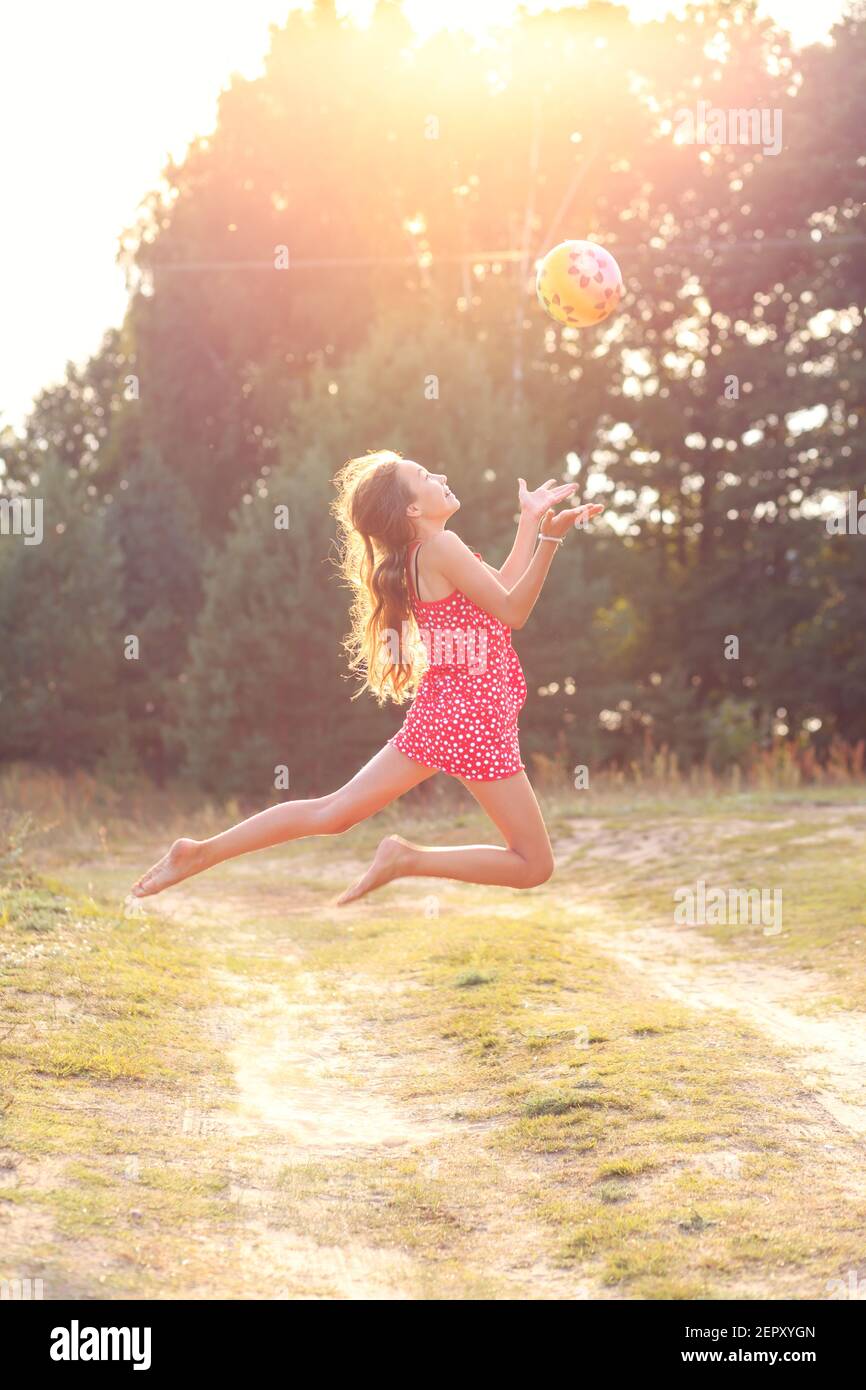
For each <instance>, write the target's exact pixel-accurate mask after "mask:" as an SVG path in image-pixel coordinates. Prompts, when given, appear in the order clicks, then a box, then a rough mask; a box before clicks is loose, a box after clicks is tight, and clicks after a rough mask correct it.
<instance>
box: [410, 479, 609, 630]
mask: <svg viewBox="0 0 866 1390" xmlns="http://www.w3.org/2000/svg"><path fill="white" fill-rule="evenodd" d="M603 511H604V507H603V506H602V505H601V504H600V503H595V502H590V503H587V504H586V505H584V506H582V507H572V508H570V509H566V510H565V511H561V512H557V513H555V514H554V512H552V511H548V512H546V513H545V515H544V516H543V517H542V525H541V539H540V541H539V544H538V549H537V550H536V552H535V554H534V555H533V557H532V559H531V561H530V563H529V566H528V567H527V569H526V570H525V571H524V573H523V574H522V575H521V576H520V578H519V579H518V580H517V582H516V584H513V585H512V586H511V587H510V588H506V587H505V586H504V585H503V584H502V583H501V582H500V580H499V578H498V577H497V576H496V575H495V574H492V573H491V571H490V570H489V569H488V568H487V566H486V565H484V564H483V563H482V562H481V561H480V560H479V559H477V558H476V556H475V555H474V554H473V552H472V551H471V550H470V549H469V547H468V546H467V545H464V543H463V541H462V540H461V539H460V537H459V536H457V535H455V533H454V532H453V531H441V532H439V534H438V535H435V536H431V537H430V538H429V540H427V541H426V542H425V548H426V550H427V563H428V564H429V565H431V566H432V568H433V569H435V570H436V571H438V573H439V574H441V575H442V576H443V577H444V578H445V579H447V580H448V582H449V583H450V584H451V585H452V587H453V588H455V589H459V590H460V592H461V593H463V594H465V595H466V597H467V598H468V599H471V601H472V602H473V603H476V604H477V605H478V607H479V608H483V609H484V611H485V612H486V613H490V614H491V615H492V616H493V617H494V618H498V619H499V621H500V622H502V623H505V625H506V626H507V627H512V628H521V627H523V626H524V624H525V622H526V620H527V618H528V617H529V615H530V613H531V612H532V610H533V608H534V607H535V602H536V599H537V598H538V595H539V594H540V593H541V589H542V585H543V584H544V581H545V579H546V578H547V571H548V570H549V569H550V563H551V560H552V559H553V554H554V552H555V551H556V550H558V549H559V547H558V546H557V545H554V544H553V543H552V540H551V539H548V540H547V541H545V537H549V538H553V539H560V540H561V539H562V538H563V537H564V536H565V535H566V533H567V532H568V531H569V530H570V529H571V528H572V527H573V526H575V525H579V524H581V523H582V522H583V521H584V520H589V519H590V518H591V517H593V516H597V515H598V514H599V513H600V512H603Z"/></svg>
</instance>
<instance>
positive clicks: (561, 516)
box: [539, 502, 604, 540]
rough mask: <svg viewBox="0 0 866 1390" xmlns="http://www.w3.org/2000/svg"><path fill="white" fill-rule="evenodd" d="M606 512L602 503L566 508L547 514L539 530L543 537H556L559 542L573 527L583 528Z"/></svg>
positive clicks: (586, 503) (587, 503) (588, 503)
mask: <svg viewBox="0 0 866 1390" xmlns="http://www.w3.org/2000/svg"><path fill="white" fill-rule="evenodd" d="M603 511H604V504H603V503H602V502H585V503H584V505H583V506H582V507H566V508H565V510H564V511H561V512H556V513H554V512H553V511H552V510H551V511H547V512H545V514H544V516H543V517H542V520H541V526H540V527H539V530H540V532H541V534H542V535H543V536H556V538H557V540H559V539H560V538H561V537H562V536H564V535H565V534H566V532H568V531H570V530H571V528H572V526H576V527H583V526H585V525H586V524H587V522H588V521H592V518H593V517H594V516H598V515H599V513H600V512H603Z"/></svg>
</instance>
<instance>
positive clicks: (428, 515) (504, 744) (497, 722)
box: [132, 450, 604, 904]
mask: <svg viewBox="0 0 866 1390" xmlns="http://www.w3.org/2000/svg"><path fill="white" fill-rule="evenodd" d="M518 481H519V484H520V491H519V499H520V523H519V525H518V528H517V536H516V538H515V541H514V545H513V546H512V549H511V554H510V555H509V556H508V559H507V560H506V561H505V563H504V565H503V566H502V568H501V569H498V570H496V569H493V568H492V566H490V565H487V564H485V563H484V562H483V561H482V559H481V557H480V555H479V554H478V553H477V552H476V551H472V550H470V549H469V548H468V546H466V545H464V543H463V541H461V540H460V538H459V537H458V536H456V535H455V534H454V532H453V531H448V530H446V526H447V523H448V521H449V520H450V518H451V517H452V516H453V515H454V513H455V512H457V511H459V509H460V503H459V501H458V500H457V498H456V497H455V496H454V493H453V492H452V491H451V490H450V488H449V487H448V480H447V478H446V476H445V474H444V473H430V472H428V470H427V469H426V468H424V467H423V466H422V465H421V464H420V463H415V462H413V461H412V460H411V459H405V458H402V457H401V456H400V455H399V454H397V453H394V452H392V451H390V450H381V451H380V452H378V453H372V454H368V455H367V456H366V457H363V458H355V459H351V460H350V461H349V462H348V463H347V464H346V465H345V467H344V468H342V469H341V470H340V472H339V473H338V475H337V477H336V479H335V483H336V486H337V490H338V496H337V500H336V502H335V504H334V507H333V511H334V514H335V516H336V518H337V522H338V526H339V530H340V542H341V567H342V572H343V575H344V577H345V579H346V581H347V582H348V584H349V585H350V586H351V587H352V589H353V590H354V601H353V605H352V627H351V632H350V634H349V636H348V638H347V639H346V642H345V644H344V645H345V647H346V650H347V652H348V655H349V665H350V667H351V669H352V670H353V671H355V672H357V673H358V674H359V675H360V676H361V677H362V679H363V684H362V686H361V689H360V690H359V691H358V694H360V693H361V692H362V691H363V690H365V689H366V690H370V691H372V693H373V695H374V696H375V697H376V698H377V700H378V701H379V703H380V704H382V703H384V702H385V700H387V699H390V700H393V701H394V702H395V703H397V704H403V703H404V702H405V701H406V700H407V699H409V698H410V697H412V696H414V699H413V702H412V705H411V708H410V710H409V712H408V714H407V716H406V719H405V721H404V723H403V727H402V728H401V729H400V731H399V733H397V734H395V735H394V737H393V738H391V739H389V740H388V742H387V743H386V744H385V747H384V748H382V749H380V751H379V752H378V753H377V754H376V755H375V757H373V758H371V759H370V761H369V762H368V763H367V764H366V766H365V767H362V768H361V770H360V772H357V773H356V774H355V776H354V777H353V778H352V779H351V781H350V782H347V783H346V784H345V786H343V787H340V788H339V790H338V791H335V792H331V793H329V795H327V796H320V797H313V798H311V799H310V800H307V801H287V802H283V803H282V804H280V805H278V806H271V807H269V808H268V809H267V810H265V811H260V812H259V813H258V815H255V816H251V817H250V818H249V819H248V820H245V821H241V822H240V823H239V824H238V825H234V826H232V827H231V829H229V830H224V831H223V832H222V834H220V835H214V836H213V837H212V838H211V839H209V840H176V841H175V843H174V844H173V845H172V847H171V849H170V850H169V851H168V853H167V854H166V855H165V856H164V857H163V858H162V859H160V860H159V862H158V863H156V864H154V866H153V868H152V869H149V870H148V871H147V873H146V874H143V875H142V877H141V878H140V879H139V880H138V882H137V883H136V884H135V886H134V887H133V889H132V892H133V894H134V895H135V896H136V897H140V898H143V897H147V896H149V895H151V894H153V893H160V892H161V891H162V890H163V889H164V888H168V887H170V886H171V884H173V883H179V882H180V881H181V880H182V879H185V878H190V877H191V876H192V875H193V874H198V873H201V872H202V870H203V869H210V868H212V867H213V865H214V864H221V863H222V862H223V861H224V860H226V859H234V858H235V857H236V856H237V855H239V854H249V853H250V851H251V850H256V849H268V848H270V847H271V846H273V845H280V844H284V843H285V842H286V841H288V840H299V839H302V838H303V837H304V836H307V835H339V834H342V832H343V831H345V830H349V829H350V828H351V827H352V826H353V825H357V824H358V823H359V821H363V820H366V819H367V818H368V816H373V815H375V814H376V812H377V811H381V810H382V808H383V807H385V806H387V805H388V804H389V802H391V801H394V800H395V799H396V798H397V797H399V796H402V795H403V794H404V793H405V792H407V791H409V790H410V788H411V787H417V786H418V785H419V783H421V782H424V781H426V780H427V778H428V777H432V776H433V775H434V774H435V773H436V772H445V773H448V774H449V775H450V776H452V777H456V778H457V779H458V780H459V781H461V782H462V783H463V785H464V786H465V787H467V788H468V790H469V791H470V792H471V793H472V795H473V796H474V797H475V800H476V801H477V802H478V803H479V805H480V806H481V807H482V809H483V810H484V811H485V812H486V813H487V815H488V816H489V817H490V819H491V820H492V821H493V823H494V825H495V826H496V827H497V829H498V830H499V831H500V833H501V835H502V837H503V839H504V840H505V842H506V845H507V848H501V847H499V846H496V845H464V846H461V847H459V848H456V849H449V848H435V847H431V846H426V845H414V844H411V843H410V842H409V841H408V840H404V839H403V838H402V837H401V836H400V835H388V836H387V837H386V838H385V839H384V840H383V841H382V843H381V844H380V845H379V848H378V850H377V851H376V856H375V858H374V860H373V862H372V864H371V865H370V867H369V869H368V870H367V872H366V873H365V874H364V875H363V876H362V877H361V878H360V879H359V880H358V882H357V883H356V884H355V885H354V886H353V887H351V888H349V889H347V891H346V892H345V893H343V895H342V897H341V898H339V899H338V902H339V903H341V904H342V903H349V902H352V901H354V899H356V898H360V897H362V896H363V895H364V894H365V893H369V892H371V891H372V890H373V889H374V888H381V886H382V885H383V884H384V883H391V882H392V881H393V880H394V879H398V878H451V879H458V880H459V881H461V882H463V883H495V884H501V885H502V886H504V887H508V888H534V887H535V886H536V885H538V884H541V883H544V882H546V881H547V879H549V878H550V875H551V874H552V873H553V869H554V861H553V854H552V851H551V848H550V840H549V838H548V835H547V830H546V828H545V825H544V821H543V819H542V816H541V811H540V810H539V806H538V802H537V801H536V799H535V795H534V793H533V791H532V787H531V786H530V784H529V780H528V778H527V776H526V772H525V770H524V764H523V763H522V762H521V759H520V748H519V746H518V735H517V717H518V714H519V713H520V710H521V708H522V706H523V703H524V701H525V699H526V682H525V680H524V678H523V672H522V670H521V667H520V662H519V661H518V659H517V654H516V653H515V651H514V648H513V647H512V645H511V629H512V628H522V627H523V626H524V624H525V623H526V620H527V619H528V617H529V615H530V613H531V612H532V610H533V608H534V607H535V603H536V600H537V598H538V595H539V594H540V593H541V589H542V585H543V584H544V581H545V579H546V578H547V572H548V570H549V569H550V565H551V562H552V560H553V557H554V555H555V554H556V552H557V550H558V549H559V547H560V545H561V544H562V542H563V539H564V537H565V536H566V535H567V533H568V532H569V531H570V530H572V529H573V528H574V527H575V525H578V526H580V525H582V524H583V523H584V522H586V521H588V520H589V519H591V518H592V517H593V516H596V515H597V514H598V513H599V512H601V511H603V510H604V508H603V507H602V506H600V505H598V504H589V505H588V506H583V507H574V508H571V509H566V510H563V511H561V512H558V513H554V511H553V508H554V507H555V506H556V505H557V504H558V503H560V502H562V501H564V500H565V499H566V497H570V496H571V495H572V494H573V493H574V490H575V489H574V486H573V485H572V484H564V485H561V486H555V480H554V479H553V478H550V479H549V480H548V481H547V482H546V483H544V484H543V485H542V486H541V487H539V488H536V490H535V491H534V492H530V491H529V490H528V489H527V486H526V483H525V482H524V481H523V479H522V478H521V479H519V480H518Z"/></svg>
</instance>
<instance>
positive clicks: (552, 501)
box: [517, 478, 577, 521]
mask: <svg viewBox="0 0 866 1390" xmlns="http://www.w3.org/2000/svg"><path fill="white" fill-rule="evenodd" d="M517 483H518V492H517V497H518V500H519V502H520V510H521V511H522V512H525V513H526V515H527V516H530V517H532V519H533V520H534V521H538V520H539V519H540V518H541V517H543V516H544V513H545V512H546V511H547V510H548V508H549V507H556V506H558V504H559V503H560V502H564V501H565V499H566V497H572V496H573V495H574V493H575V492H576V491H577V484H576V483H560V484H557V481H556V479H555V478H548V480H547V482H546V483H542V484H541V487H537V488H536V489H535V491H534V492H530V491H529V488H528V487H527V486H526V483H525V481H524V479H523V478H518V479H517Z"/></svg>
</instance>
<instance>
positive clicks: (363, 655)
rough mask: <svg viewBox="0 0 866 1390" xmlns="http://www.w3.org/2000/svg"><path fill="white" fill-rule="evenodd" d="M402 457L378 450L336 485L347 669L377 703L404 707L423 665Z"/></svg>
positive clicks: (346, 469) (348, 467)
mask: <svg viewBox="0 0 866 1390" xmlns="http://www.w3.org/2000/svg"><path fill="white" fill-rule="evenodd" d="M401 458H402V455H401V454H398V453H396V452H395V451H394V450H392V449H379V450H378V451H376V452H372V451H371V452H370V453H368V454H366V455H364V456H363V457H361V458H354V459H349V462H348V463H346V464H344V466H343V467H342V468H341V469H340V471H339V473H338V474H337V476H336V477H335V479H334V486H335V487H336V489H337V497H336V500H335V501H334V502H333V503H332V505H331V511H332V513H333V514H334V516H335V517H336V519H337V527H338V533H339V534H338V544H339V565H340V571H341V573H342V575H343V578H344V580H345V582H346V584H347V585H348V586H349V588H350V589H351V590H352V606H351V612H350V624H351V625H350V629H349V634H348V636H347V637H346V638H345V640H344V642H343V647H344V649H345V651H346V653H347V655H348V658H349V669H350V670H351V671H352V672H354V673H355V674H356V675H358V676H360V677H361V680H362V685H361V687H360V689H359V690H358V691H357V692H356V694H355V695H354V696H353V697H352V698H353V699H356V698H357V696H358V695H361V694H362V693H363V691H365V690H371V691H372V692H373V694H374V695H375V697H376V699H377V701H378V703H379V704H380V705H383V704H384V703H385V702H386V700H392V701H393V702H394V703H395V704H398V705H401V704H403V703H404V702H405V701H406V700H407V699H409V698H410V696H411V695H413V694H414V692H415V690H416V689H417V687H418V682H419V680H420V679H421V676H422V675H423V672H424V668H425V665H426V662H425V656H424V647H423V643H422V642H421V641H420V640H419V637H420V634H419V632H418V627H417V624H416V623H415V620H414V617H413V615H412V608H411V605H410V603H409V590H408V586H407V583H406V552H407V548H408V546H409V543H410V542H411V541H412V540H413V539H414V529H413V526H412V523H411V521H410V520H409V518H408V517H407V515H406V508H407V507H408V506H409V504H410V502H412V500H413V498H412V493H411V491H410V489H409V488H408V486H407V485H406V483H405V482H404V481H403V479H402V478H401V477H400V473H399V471H398V464H399V463H400V460H401Z"/></svg>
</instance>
